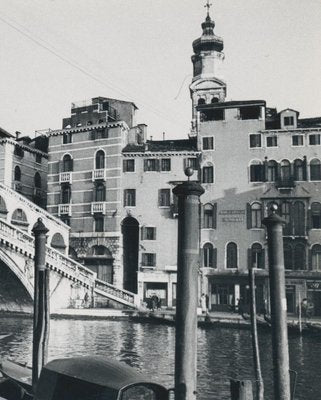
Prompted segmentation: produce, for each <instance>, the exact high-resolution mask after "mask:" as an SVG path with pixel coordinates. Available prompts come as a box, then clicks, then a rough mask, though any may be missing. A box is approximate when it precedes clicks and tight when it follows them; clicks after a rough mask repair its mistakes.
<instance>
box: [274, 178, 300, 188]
mask: <svg viewBox="0 0 321 400" xmlns="http://www.w3.org/2000/svg"><path fill="white" fill-rule="evenodd" d="M275 187H276V188H277V189H292V188H294V187H295V180H294V178H293V177H288V178H278V179H277V180H276V181H275Z"/></svg>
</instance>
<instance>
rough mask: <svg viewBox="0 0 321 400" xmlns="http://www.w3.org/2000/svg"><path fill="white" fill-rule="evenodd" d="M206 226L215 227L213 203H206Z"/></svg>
mask: <svg viewBox="0 0 321 400" xmlns="http://www.w3.org/2000/svg"><path fill="white" fill-rule="evenodd" d="M203 210H204V214H203V215H204V228H207V229H209V228H214V208H213V205H212V204H205V205H204V209H203Z"/></svg>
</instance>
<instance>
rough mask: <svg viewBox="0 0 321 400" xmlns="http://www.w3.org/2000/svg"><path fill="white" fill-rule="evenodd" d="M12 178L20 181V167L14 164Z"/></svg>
mask: <svg viewBox="0 0 321 400" xmlns="http://www.w3.org/2000/svg"><path fill="white" fill-rule="evenodd" d="M14 180H15V181H18V182H20V181H21V169H20V167H18V165H16V167H15V169H14Z"/></svg>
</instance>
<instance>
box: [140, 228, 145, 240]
mask: <svg viewBox="0 0 321 400" xmlns="http://www.w3.org/2000/svg"><path fill="white" fill-rule="evenodd" d="M144 239H145V227H144V226H142V227H141V240H144Z"/></svg>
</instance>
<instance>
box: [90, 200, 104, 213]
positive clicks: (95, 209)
mask: <svg viewBox="0 0 321 400" xmlns="http://www.w3.org/2000/svg"><path fill="white" fill-rule="evenodd" d="M91 213H92V214H106V203H105V202H104V201H95V202H92V203H91Z"/></svg>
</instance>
